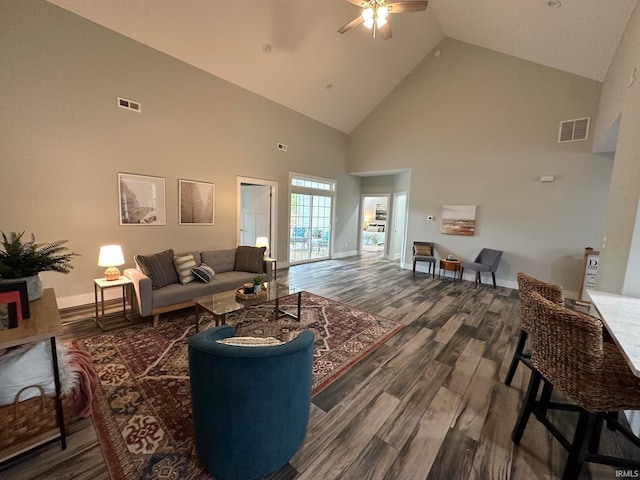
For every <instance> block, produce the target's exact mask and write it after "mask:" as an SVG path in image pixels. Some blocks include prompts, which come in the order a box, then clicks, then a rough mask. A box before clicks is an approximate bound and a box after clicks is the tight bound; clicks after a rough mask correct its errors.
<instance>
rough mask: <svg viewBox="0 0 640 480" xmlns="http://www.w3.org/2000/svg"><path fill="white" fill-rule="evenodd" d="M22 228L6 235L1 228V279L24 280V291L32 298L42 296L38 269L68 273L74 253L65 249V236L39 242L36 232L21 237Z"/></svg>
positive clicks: (22, 233)
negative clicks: (49, 241)
mask: <svg viewBox="0 0 640 480" xmlns="http://www.w3.org/2000/svg"><path fill="white" fill-rule="evenodd" d="M23 235H24V232H21V233H16V232H11V233H10V234H9V236H7V235H5V233H4V232H2V247H3V248H4V250H2V251H0V283H7V282H15V281H24V282H26V283H27V294H28V297H29V301H30V302H32V301H33V300H36V299H38V298H40V297H41V296H42V282H41V281H40V276H39V275H38V274H39V273H40V272H60V273H69V272H70V271H71V269H72V268H73V266H72V265H71V263H70V262H71V258H73V257H74V256H77V255H78V254H77V253H73V252H71V253H66V251H67V250H68V249H67V247H65V246H63V245H64V244H65V243H67V240H57V241H55V242H52V243H46V244H38V243H36V239H35V236H34V235H33V234H31V240H30V241H28V242H23V241H22V236H23Z"/></svg>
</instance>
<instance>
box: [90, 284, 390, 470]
mask: <svg viewBox="0 0 640 480" xmlns="http://www.w3.org/2000/svg"><path fill="white" fill-rule="evenodd" d="M296 301H297V296H296V295H292V296H289V297H286V298H284V299H282V300H281V307H282V308H283V309H284V310H285V311H290V312H291V313H293V312H295V311H296ZM273 308H274V307H273V305H272V304H269V303H267V304H263V305H258V306H253V307H249V308H245V309H244V310H241V311H240V312H238V313H236V314H233V315H228V317H227V324H229V325H232V326H234V327H235V328H236V335H237V336H264V337H276V338H279V339H281V340H283V341H287V340H290V339H291V338H293V337H295V336H296V335H297V334H298V333H299V332H300V331H302V330H304V329H310V330H312V331H313V332H314V334H315V339H316V340H315V351H314V364H313V393H314V394H315V393H318V392H319V391H320V390H322V389H323V388H325V387H326V386H328V385H329V384H330V383H331V382H332V381H334V380H335V379H336V378H338V377H339V376H340V375H342V374H343V373H344V372H346V371H347V370H348V369H349V368H350V367H351V366H352V365H353V364H355V363H356V362H358V361H359V360H361V359H362V358H364V357H366V356H367V355H368V354H370V353H371V352H373V351H374V350H375V349H376V348H377V347H378V346H380V345H381V344H382V343H384V342H385V341H386V340H387V339H388V338H390V337H391V336H392V335H393V334H395V333H396V332H397V331H399V330H400V329H401V328H402V327H403V325H402V324H401V323H399V322H396V321H393V320H388V319H385V318H382V317H380V316H378V315H374V314H372V313H368V312H364V311H362V310H358V309H354V308H352V307H349V306H348V305H344V304H342V303H339V302H335V301H333V300H329V299H327V298H323V297H320V296H317V295H313V294H310V293H306V292H304V293H303V294H302V320H301V321H300V322H298V321H297V320H295V319H292V318H288V317H283V318H281V319H279V320H277V321H274V320H273ZM266 319H268V320H266ZM194 321H195V318H194V314H193V312H192V310H191V309H189V310H183V311H181V312H177V313H174V314H170V315H164V316H162V317H161V319H160V324H159V326H158V327H156V328H153V327H152V326H151V325H149V324H144V325H136V326H132V327H131V328H128V329H125V330H120V331H118V332H113V333H105V334H102V335H97V336H94V337H90V338H87V339H83V340H79V341H78V343H79V344H80V345H81V346H82V347H84V348H85V349H86V350H87V351H88V352H89V353H90V354H91V357H92V358H93V360H94V366H95V369H96V372H97V373H98V376H99V378H100V385H99V386H98V391H97V392H96V398H95V402H94V406H93V411H94V414H93V419H94V424H95V426H96V431H97V433H98V439H99V441H100V445H101V447H102V450H103V453H104V456H105V461H106V463H107V466H108V468H109V472H110V474H111V478H112V480H119V479H132V478H136V479H137V478H140V479H146V478H154V479H200V478H208V475H207V474H206V472H204V471H203V470H202V467H200V465H199V463H198V460H197V458H196V456H195V450H194V444H193V424H192V420H191V396H190V387H189V371H188V370H189V368H188V359H187V345H188V341H189V337H190V336H191V335H193V334H194V333H195V325H194ZM212 326H213V321H212V319H211V318H208V317H205V318H204V319H203V320H202V321H201V325H200V329H201V331H202V330H203V329H206V328H211V327H212Z"/></svg>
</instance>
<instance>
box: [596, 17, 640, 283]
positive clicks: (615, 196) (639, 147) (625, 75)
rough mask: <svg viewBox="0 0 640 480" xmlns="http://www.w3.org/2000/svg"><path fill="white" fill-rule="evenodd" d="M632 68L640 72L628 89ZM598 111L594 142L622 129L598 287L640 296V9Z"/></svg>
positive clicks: (622, 42)
mask: <svg viewBox="0 0 640 480" xmlns="http://www.w3.org/2000/svg"><path fill="white" fill-rule="evenodd" d="M634 67H637V68H638V69H639V71H638V73H637V78H636V80H635V82H634V83H633V84H632V85H631V86H630V87H629V80H630V77H631V72H632V71H633V69H634ZM600 112H601V119H600V120H599V121H598V124H597V125H598V129H597V130H596V135H598V136H597V137H596V142H598V143H601V142H600V139H601V138H602V137H606V136H607V135H608V131H609V129H610V128H611V126H612V125H614V124H615V123H616V121H617V120H618V119H619V129H618V131H617V138H616V139H614V140H615V143H616V145H615V150H616V153H615V160H614V164H613V173H612V178H611V188H610V192H609V197H608V201H607V212H606V223H605V232H604V237H605V238H606V240H604V239H603V242H602V248H601V254H600V263H599V266H598V277H597V284H596V286H597V288H598V289H601V290H605V291H607V292H614V293H624V294H627V295H633V296H640V272H639V271H638V258H640V238H635V239H634V228H635V231H636V236H637V232H640V226H638V225H637V217H638V202H639V200H640V181H639V180H638V179H639V178H640V133H639V132H640V7H636V9H635V11H634V13H633V14H632V15H631V18H630V19H629V23H628V24H627V29H626V31H625V33H624V35H623V37H622V39H621V40H620V44H619V46H618V48H617V50H616V53H615V56H614V58H613V60H612V62H611V66H610V68H609V71H608V72H607V77H606V79H605V82H604V85H603V88H602V98H601V101H600Z"/></svg>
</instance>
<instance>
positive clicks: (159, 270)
mask: <svg viewBox="0 0 640 480" xmlns="http://www.w3.org/2000/svg"><path fill="white" fill-rule="evenodd" d="M134 260H135V261H136V263H137V264H138V266H139V267H140V270H142V273H144V274H145V275H146V276H147V277H149V278H150V279H151V288H152V289H154V290H155V289H157V288H162V287H166V286H167V285H171V284H172V283H179V279H178V272H176V267H175V266H174V264H173V249H171V248H170V249H169V250H165V251H164V252H160V253H154V254H152V255H136V256H135V257H134Z"/></svg>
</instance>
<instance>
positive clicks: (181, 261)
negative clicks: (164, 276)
mask: <svg viewBox="0 0 640 480" xmlns="http://www.w3.org/2000/svg"><path fill="white" fill-rule="evenodd" d="M173 263H174V264H175V266H176V272H178V278H179V279H180V283H181V284H182V285H186V284H187V283H189V282H193V281H194V280H195V279H196V277H195V276H194V275H193V272H192V271H191V270H192V269H193V268H194V267H195V266H196V261H195V259H194V258H193V255H191V254H189V255H182V256H178V255H176V256H175V257H173Z"/></svg>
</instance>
